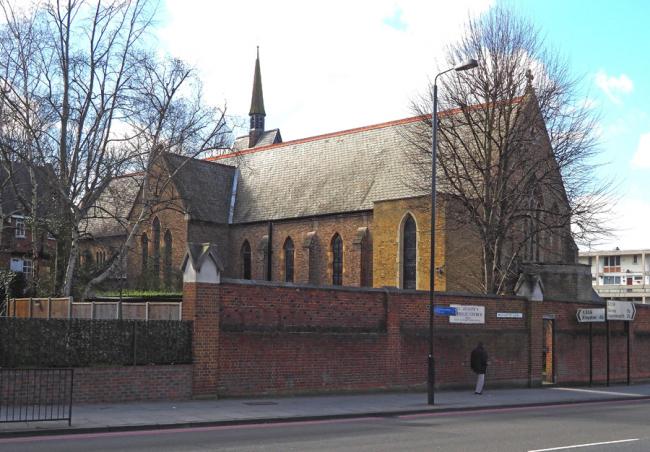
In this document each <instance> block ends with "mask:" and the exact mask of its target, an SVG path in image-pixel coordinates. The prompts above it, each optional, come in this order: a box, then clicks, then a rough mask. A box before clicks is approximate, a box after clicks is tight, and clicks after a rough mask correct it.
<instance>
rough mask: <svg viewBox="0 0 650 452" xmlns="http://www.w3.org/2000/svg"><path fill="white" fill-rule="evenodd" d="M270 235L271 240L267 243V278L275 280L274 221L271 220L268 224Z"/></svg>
mask: <svg viewBox="0 0 650 452" xmlns="http://www.w3.org/2000/svg"><path fill="white" fill-rule="evenodd" d="M268 237H269V241H268V243H267V244H266V246H267V249H266V280H267V281H273V265H272V259H273V223H272V222H271V221H269V226H268Z"/></svg>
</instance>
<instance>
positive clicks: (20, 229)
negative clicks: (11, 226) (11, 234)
mask: <svg viewBox="0 0 650 452" xmlns="http://www.w3.org/2000/svg"><path fill="white" fill-rule="evenodd" d="M16 238H18V239H24V238H25V219H24V218H19V217H16Z"/></svg>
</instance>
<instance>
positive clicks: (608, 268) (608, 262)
mask: <svg viewBox="0 0 650 452" xmlns="http://www.w3.org/2000/svg"><path fill="white" fill-rule="evenodd" d="M603 270H604V271H605V272H620V271H621V256H605V266H604V268H603Z"/></svg>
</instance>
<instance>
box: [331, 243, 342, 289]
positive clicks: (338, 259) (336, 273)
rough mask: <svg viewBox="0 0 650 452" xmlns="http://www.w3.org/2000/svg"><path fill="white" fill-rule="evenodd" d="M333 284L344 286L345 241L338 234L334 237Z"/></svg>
mask: <svg viewBox="0 0 650 452" xmlns="http://www.w3.org/2000/svg"><path fill="white" fill-rule="evenodd" d="M331 246H332V284H334V285H335V286H341V285H343V239H341V236H340V235H338V234H334V237H332V245H331Z"/></svg>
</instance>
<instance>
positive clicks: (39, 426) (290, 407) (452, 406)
mask: <svg viewBox="0 0 650 452" xmlns="http://www.w3.org/2000/svg"><path fill="white" fill-rule="evenodd" d="M645 398H650V384H639V385H632V386H627V385H621V386H609V387H606V386H593V387H560V386H547V387H541V388H531V389H494V390H490V389H487V390H485V391H484V393H483V394H482V395H476V394H474V393H473V392H472V391H471V390H464V391H437V392H436V394H435V402H436V403H435V405H433V406H431V405H428V404H427V397H426V394H425V393H421V392H407V393H404V392H400V393H395V392H390V393H372V394H354V395H321V396H308V397H306V396H302V397H267V398H247V399H218V400H217V399H211V400H187V401H176V402H134V403H112V404H87V405H74V406H73V408H72V425H71V426H70V427H68V425H67V421H56V422H24V423H4V424H3V423H0V435H2V436H6V435H16V434H37V433H41V434H43V433H64V432H67V433H70V432H71V431H72V432H75V431H77V432H81V431H104V430H106V431H110V430H121V429H146V428H152V429H155V428H171V427H174V426H190V425H195V426H197V425H218V424H227V423H255V422H279V421H297V420H305V419H323V418H337V417H339V418H340V417H354V416H364V415H366V416H367V415H374V416H380V415H383V416H388V415H398V414H417V413H423V412H446V411H456V410H480V409H487V408H497V407H515V406H534V405H550V404H560V403H589V402H598V401H611V400H626V399H645Z"/></svg>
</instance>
